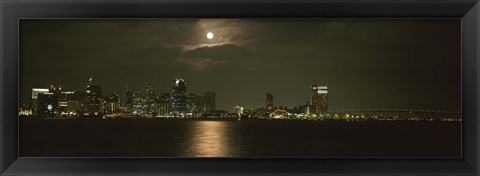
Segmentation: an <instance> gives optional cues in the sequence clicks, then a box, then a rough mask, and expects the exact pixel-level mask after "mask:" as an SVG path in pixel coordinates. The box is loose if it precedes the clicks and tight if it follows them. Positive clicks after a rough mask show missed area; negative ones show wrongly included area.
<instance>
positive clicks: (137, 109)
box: [132, 91, 147, 115]
mask: <svg viewBox="0 0 480 176" xmlns="http://www.w3.org/2000/svg"><path fill="white" fill-rule="evenodd" d="M146 101H147V97H146V94H145V93H143V92H141V91H137V92H135V93H134V94H133V103H132V114H134V115H142V114H144V113H146V109H147V107H146V103H145V102H146Z"/></svg>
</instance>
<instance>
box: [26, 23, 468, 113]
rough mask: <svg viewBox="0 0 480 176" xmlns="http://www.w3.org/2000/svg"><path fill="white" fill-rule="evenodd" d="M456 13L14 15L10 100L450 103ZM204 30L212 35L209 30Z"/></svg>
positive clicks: (454, 101) (457, 82)
mask: <svg viewBox="0 0 480 176" xmlns="http://www.w3.org/2000/svg"><path fill="white" fill-rule="evenodd" d="M460 24H461V21H460V20H459V19H434V20H432V19H422V20H413V19H396V20H395V19H393V20H392V19H389V20H386V19H309V20H307V19H302V20H300V19H148V20H146V19H142V20H140V19H122V20H118V19H103V20H100V19H96V20H93V19H91V20H79V19H76V20H72V19H70V20H65V19H64V20H45V19H29V20H25V19H22V20H20V89H21V90H20V100H21V101H25V100H27V99H28V98H30V97H31V88H32V87H42V86H44V85H49V84H58V85H62V88H63V90H85V89H86V86H87V85H88V80H89V78H90V76H93V80H94V83H96V84H99V85H100V86H101V87H102V90H103V94H104V95H108V94H112V93H113V92H114V91H116V92H117V93H118V94H119V95H121V98H123V94H124V91H125V88H126V87H127V86H128V87H129V88H130V90H132V91H134V92H136V91H144V90H145V83H147V82H151V83H152V86H153V88H154V89H155V90H156V91H157V92H168V93H171V92H172V89H171V87H172V83H173V80H174V78H175V77H177V76H181V77H183V78H184V79H185V81H186V82H187V92H188V93H197V94H203V91H205V90H213V91H215V92H216V94H217V98H216V106H217V109H223V110H227V111H232V107H233V105H240V106H244V107H246V108H257V107H262V106H265V93H267V92H269V93H271V94H272V95H273V96H274V106H287V107H289V108H293V107H294V106H298V105H303V104H305V102H306V101H308V100H309V98H310V86H311V85H312V84H318V85H328V88H329V95H328V96H329V109H350V108H415V109H434V110H454V111H460V99H461V89H460V88H461V50H460V49H461V48H460V47H461V45H460V42H461V40H460V37H461V28H460V27H461V26H460ZM208 32H212V33H213V35H214V37H213V38H212V39H208V38H207V33H208Z"/></svg>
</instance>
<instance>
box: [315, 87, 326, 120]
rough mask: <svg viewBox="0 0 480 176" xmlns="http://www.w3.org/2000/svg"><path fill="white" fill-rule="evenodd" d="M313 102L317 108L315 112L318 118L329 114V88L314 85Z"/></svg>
mask: <svg viewBox="0 0 480 176" xmlns="http://www.w3.org/2000/svg"><path fill="white" fill-rule="evenodd" d="M311 102H312V105H313V106H315V109H314V112H315V114H316V115H317V116H318V117H323V116H326V115H327V113H328V87H327V86H317V85H312V89H311Z"/></svg>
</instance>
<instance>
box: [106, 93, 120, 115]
mask: <svg viewBox="0 0 480 176" xmlns="http://www.w3.org/2000/svg"><path fill="white" fill-rule="evenodd" d="M104 102H105V114H116V113H118V112H119V110H120V103H119V99H118V95H117V93H116V92H114V93H113V94H112V95H107V96H105V100H104Z"/></svg>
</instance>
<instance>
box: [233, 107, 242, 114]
mask: <svg viewBox="0 0 480 176" xmlns="http://www.w3.org/2000/svg"><path fill="white" fill-rule="evenodd" d="M233 112H234V113H235V114H238V115H242V114H243V107H241V106H239V105H235V106H233Z"/></svg>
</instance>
